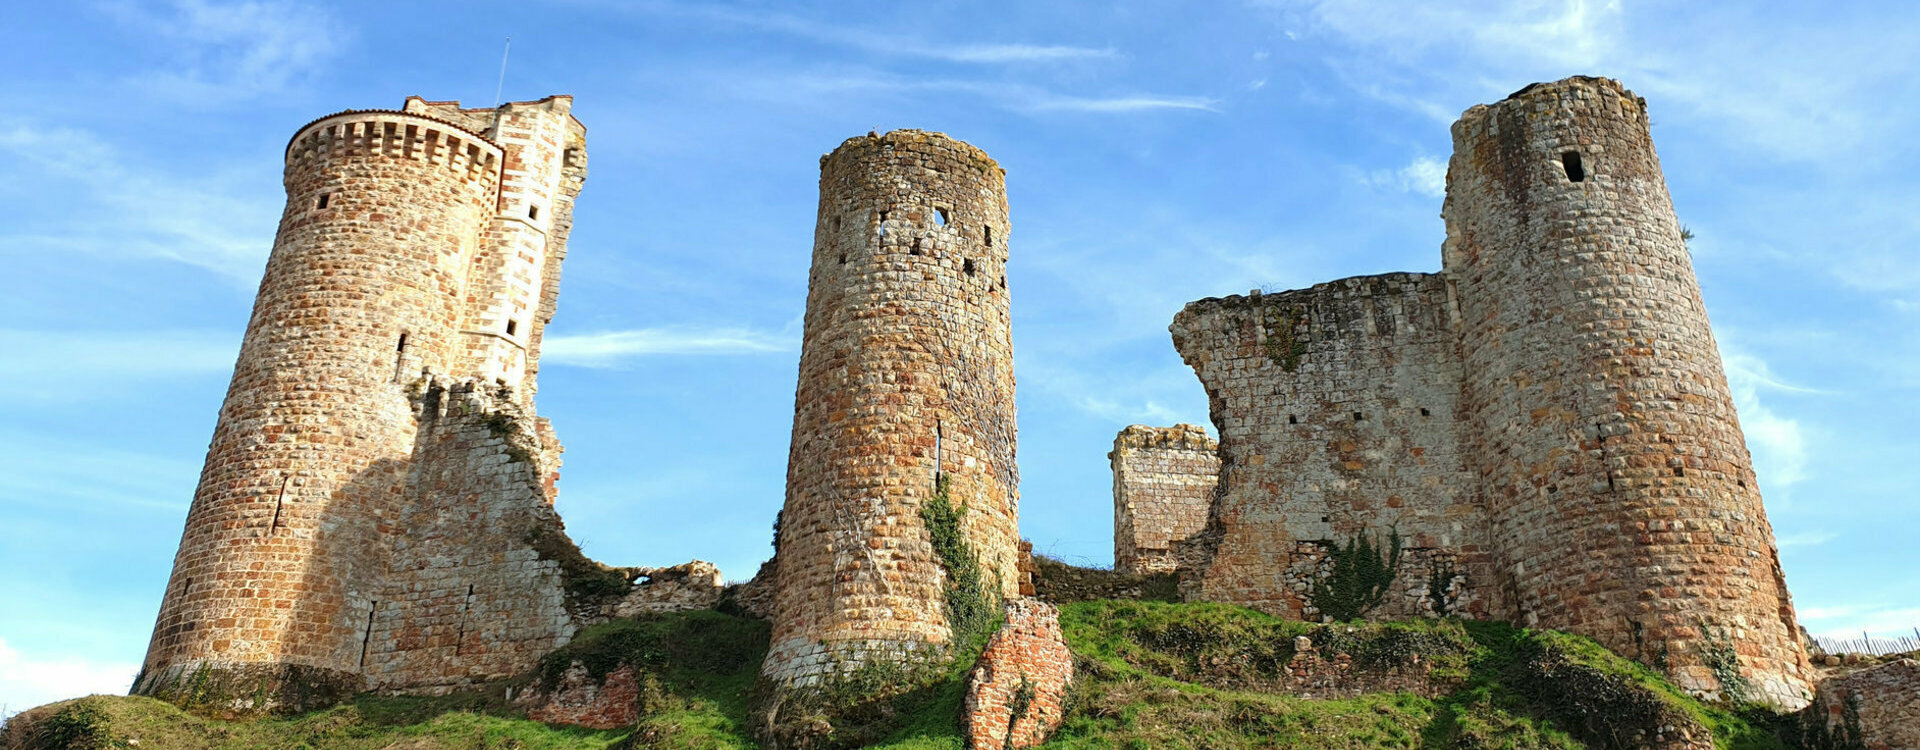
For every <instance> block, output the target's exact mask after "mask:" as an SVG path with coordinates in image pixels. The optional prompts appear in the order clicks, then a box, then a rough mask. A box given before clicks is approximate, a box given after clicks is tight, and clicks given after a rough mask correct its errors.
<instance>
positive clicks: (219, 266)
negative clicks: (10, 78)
mask: <svg viewBox="0 0 1920 750" xmlns="http://www.w3.org/2000/svg"><path fill="white" fill-rule="evenodd" d="M0 153H4V154H6V155H7V156H8V158H10V159H12V160H13V167H12V173H13V176H12V177H11V178H10V179H11V181H12V182H13V183H14V184H15V185H16V186H18V185H32V186H33V188H34V190H35V191H36V194H37V195H36V196H35V198H36V199H48V198H49V197H57V198H58V199H59V200H60V201H61V202H62V203H64V204H65V205H67V206H70V207H73V208H74V209H76V210H71V211H67V212H63V213H61V214H56V215H57V216H65V217H67V220H66V221H65V223H58V224H51V225H35V224H33V223H30V222H26V221H18V222H13V223H11V224H10V225H9V228H7V229H0V245H5V246H7V247H8V249H9V250H10V251H16V252H29V251H40V252H48V253H62V252H85V253H89V254H94V255H100V256H108V257H115V256H118V257H126V256H144V257H152V258H163V259H167V260H172V261H178V262H180V263H186V264H189V265H193V266H199V267H201V268H204V269H207V270H209V271H212V272H214V273H216V274H219V275H221V276H223V277H226V278H227V279H228V280H229V281H231V282H233V283H235V284H236V285H241V286H251V285H253V284H254V283H255V282H257V281H258V280H259V278H260V272H261V269H262V268H263V267H264V265H265V263H266V257H267V253H268V251H269V250H271V249H272V247H273V231H274V226H275V224H276V221H277V218H278V215H279V206H280V201H279V198H278V194H277V192H270V193H265V194H262V193H260V192H258V191H257V190H254V189H253V188H257V187H258V186H257V185H251V184H239V183H237V182H236V181H235V180H233V179H232V178H230V177H225V176H214V177H204V178H201V179H197V180H195V179H183V178H180V177H176V176H172V175H169V174H167V173H164V172H159V171H154V170H149V169H146V168H143V167H139V166H136V165H133V164H130V163H128V162H127V161H126V160H125V159H124V158H123V157H122V156H121V154H120V153H119V152H117V151H116V150H115V149H114V148H112V147H110V146H108V145H107V144H106V143H105V142H104V141H103V140H101V139H100V138H98V137H97V136H95V135H93V134H91V133H88V132H86V131H82V130H74V129H70V128H57V127H46V126H43V125H41V124H39V123H31V122H23V121H18V120H14V121H9V120H6V119H0ZM265 173H266V170H262V174H263V175H264V174H265ZM81 217H84V220H81Z"/></svg>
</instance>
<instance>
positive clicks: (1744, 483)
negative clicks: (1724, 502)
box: [1738, 479, 1747, 487]
mask: <svg viewBox="0 0 1920 750" xmlns="http://www.w3.org/2000/svg"><path fill="white" fill-rule="evenodd" d="M1738 481H1739V482H1740V486H1741V487H1745V486H1747V480H1745V479H1741V480H1738Z"/></svg>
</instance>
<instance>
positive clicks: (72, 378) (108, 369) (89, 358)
mask: <svg viewBox="0 0 1920 750" xmlns="http://www.w3.org/2000/svg"><path fill="white" fill-rule="evenodd" d="M0 350H4V351H6V352H7V355H8V356H6V357H4V358H0V391H5V392H7V393H10V394H12V395H13V396H14V397H16V398H28V399H40V400H57V401H64V400H79V399H85V398H89V397H92V396H95V395H104V394H110V393H116V392H119V391H121V390H124V389H125V388H129V387H145V386H146V385H148V384H150V383H152V382H153V381H156V380H164V379H178V378H189V377H207V376H215V375H220V374H223V373H226V372H230V371H231V370H232V369H233V362H234V357H235V355H236V353H237V352H238V350H239V342H238V341H237V340H236V337H234V336H233V335H231V334H226V333H216V332H209V331H19V330H0Z"/></svg>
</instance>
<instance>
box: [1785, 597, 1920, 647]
mask: <svg viewBox="0 0 1920 750" xmlns="http://www.w3.org/2000/svg"><path fill="white" fill-rule="evenodd" d="M1797 614H1798V615H1799V616H1800V623H1801V625H1803V626H1805V627H1806V629H1807V632H1810V633H1812V634H1814V635H1817V636H1823V637H1828V638H1839V639H1857V638H1859V637H1860V634H1861V633H1862V632H1865V633H1867V634H1869V635H1872V636H1873V637H1875V638H1890V637H1899V638H1912V637H1914V636H1915V635H1916V634H1915V633H1914V628H1915V627H1920V607H1907V606H1897V605H1879V606H1872V605H1855V606H1837V607H1801V608H1799V609H1798V611H1797Z"/></svg>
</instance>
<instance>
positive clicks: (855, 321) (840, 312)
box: [762, 130, 1019, 683]
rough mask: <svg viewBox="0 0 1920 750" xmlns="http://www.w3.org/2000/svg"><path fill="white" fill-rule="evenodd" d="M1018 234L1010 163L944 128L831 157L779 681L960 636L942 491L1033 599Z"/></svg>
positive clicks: (781, 613) (986, 575) (800, 400)
mask: <svg viewBox="0 0 1920 750" xmlns="http://www.w3.org/2000/svg"><path fill="white" fill-rule="evenodd" d="M1008 228H1009V227H1008V224H1007V201H1006V181H1005V173H1004V172H1003V170H1001V168H1000V166H999V165H998V164H996V163H994V161H993V159H991V158H989V157H988V156H987V155H986V154H985V153H983V152H982V151H980V150H979V149H977V148H974V147H972V146H969V145H967V144H965V143H962V142H960V141H957V140H954V139H952V138H948V137H947V136H945V135H943V134H939V133H927V132H922V131H917V130H897V131H893V132H890V133H887V134H886V135H873V134H868V135H866V136H859V137H855V138H851V139H849V140H847V141H846V142H845V143H842V144H841V145H840V147H839V148H837V149H835V150H834V151H833V153H832V154H829V155H827V156H825V157H822V158H821V161H820V210H819V216H818V218H817V220H816V224H815V229H814V244H813V267H812V271H811V274H810V276H809V277H808V279H809V280H808V291H807V314H806V333H805V339H804V343H803V345H802V349H801V354H800V378H799V386H798V388H797V391H796V396H795V399H794V401H795V413H794V422H793V443H792V448H791V451H792V454H791V457H790V459H789V462H788V469H787V499H786V506H785V509H784V510H783V511H782V513H781V521H780V529H779V533H778V535H777V539H776V540H775V544H776V559H777V560H778V564H779V581H780V586H779V589H778V593H777V594H776V598H775V602H774V620H773V622H774V624H773V642H772V644H773V645H772V651H771V652H770V653H769V654H768V655H767V660H766V663H765V666H764V668H763V670H762V671H763V673H764V674H765V675H766V676H767V677H768V678H770V679H773V680H775V681H777V682H781V683H804V682H810V681H812V680H814V679H816V678H818V677H820V676H822V675H825V674H829V673H831V672H834V671H836V670H837V669H844V668H847V667H851V666H854V665H856V664H858V663H860V662H862V661H865V660H868V659H873V658H893V657H900V656H910V655H915V654H920V653H923V652H926V651H927V650H928V649H930V648H938V647H940V646H943V645H944V644H946V643H948V642H949V641H950V639H951V637H952V631H951V629H950V627H949V623H948V618H947V612H946V603H945V602H946V593H945V589H946V586H947V583H948V574H947V570H946V568H945V564H944V562H943V560H942V558H941V557H940V556H939V555H938V554H937V553H936V551H935V548H934V545H933V543H932V540H931V537H930V533H937V531H938V530H930V529H929V528H928V524H927V523H926V522H925V521H924V520H923V518H922V515H921V508H922V507H923V505H924V504H925V503H926V502H927V501H928V500H929V498H930V497H932V496H933V495H934V493H935V489H936V486H937V485H938V484H941V483H944V484H946V485H947V486H948V487H949V492H948V494H949V497H950V499H951V502H952V503H953V505H955V506H957V507H964V512H963V513H962V514H961V516H960V522H959V525H958V526H959V529H958V530H959V531H960V532H961V537H962V538H964V539H965V540H966V541H967V542H968V543H969V544H970V545H971V547H972V549H973V551H974V552H975V554H976V555H977V556H978V558H979V560H980V568H981V576H982V578H983V583H985V584H986V588H988V589H989V590H990V592H992V593H994V594H998V595H1013V594H1016V593H1017V588H1016V587H1017V585H1018V584H1017V581H1016V579H1015V563H1016V561H1015V547H1016V544H1017V542H1018V530H1017V528H1016V523H1017V516H1018V506H1019V496H1018V494H1017V492H1018V483H1019V474H1018V471H1017V469H1016V468H1015V466H1014V401H1013V345H1012V332H1011V327H1010V321H1009V318H1008V306H1007V277H1006V273H1007V245H1008V234H1009V232H1008ZM941 477H944V479H941Z"/></svg>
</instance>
